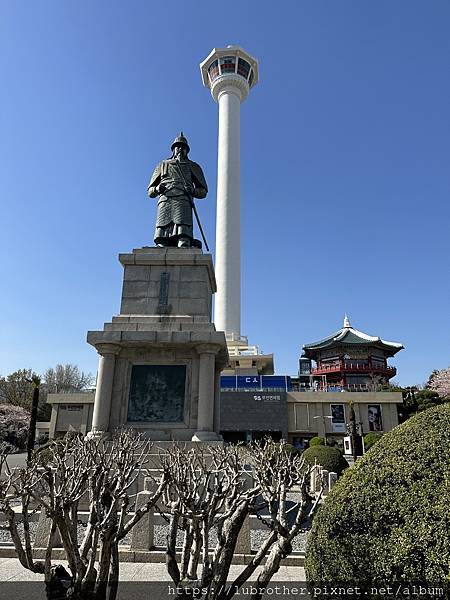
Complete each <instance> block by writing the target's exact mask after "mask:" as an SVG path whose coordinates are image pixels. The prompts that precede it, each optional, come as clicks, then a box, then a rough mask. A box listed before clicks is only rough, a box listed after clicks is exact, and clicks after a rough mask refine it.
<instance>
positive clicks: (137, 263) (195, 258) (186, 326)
mask: <svg viewBox="0 0 450 600" xmlns="http://www.w3.org/2000/svg"><path fill="white" fill-rule="evenodd" d="M119 260H120V262H121V263H122V265H123V266H124V280H123V288H122V300H121V309H120V314H119V315H118V316H116V317H113V318H112V321H111V322H110V323H105V325H104V328H103V331H89V332H88V338H87V339H88V342H89V343H90V344H92V345H93V346H94V347H95V348H96V349H97V351H98V353H99V369H98V376H97V389H96V394H95V404H94V415H93V420H92V432H91V434H90V435H98V436H104V435H109V434H110V433H111V432H112V431H114V430H115V429H117V428H120V427H123V426H128V427H132V428H134V429H137V430H140V431H142V432H143V433H144V434H145V436H146V437H149V438H151V439H154V440H158V441H159V440H167V441H169V440H183V441H188V440H194V441H214V440H219V439H220V436H219V435H218V431H219V426H220V425H219V420H218V410H219V392H220V385H219V377H220V372H221V370H222V369H223V367H224V366H225V365H226V364H227V360H228V354H227V348H226V342H225V335H224V333H223V332H218V331H216V330H215V326H214V324H213V323H212V294H213V293H214V292H215V291H216V282H215V276H214V269H213V264H212V258H211V255H209V254H203V253H202V251H201V250H199V249H197V248H141V249H138V250H133V252H132V253H131V254H121V255H119Z"/></svg>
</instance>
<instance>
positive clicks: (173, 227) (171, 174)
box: [148, 132, 208, 248]
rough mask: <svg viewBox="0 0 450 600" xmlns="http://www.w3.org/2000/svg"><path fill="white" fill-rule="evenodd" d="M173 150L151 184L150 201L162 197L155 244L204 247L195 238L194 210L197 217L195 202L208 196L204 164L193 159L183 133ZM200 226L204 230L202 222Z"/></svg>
mask: <svg viewBox="0 0 450 600" xmlns="http://www.w3.org/2000/svg"><path fill="white" fill-rule="evenodd" d="M171 150H172V156H171V158H168V159H166V160H163V161H161V162H160V163H159V165H158V166H157V167H156V169H155V170H154V172H153V175H152V177H151V179H150V183H149V185H148V195H149V196H150V198H156V196H159V199H158V216H157V218H156V231H155V244H156V245H157V246H178V248H189V247H191V246H194V247H197V248H201V247H202V243H201V242H200V240H196V239H194V233H193V223H192V210H194V212H195V214H196V216H197V213H196V211H195V205H194V201H193V199H194V198H204V197H205V196H206V194H207V193H208V186H207V184H206V181H205V176H204V175H203V171H202V169H201V167H200V165H198V164H197V163H195V162H193V161H192V160H189V158H188V153H189V150H190V148H189V144H188V141H187V139H186V138H185V137H184V135H183V132H181V134H180V135H179V136H178V137H177V138H175V140H174V142H173V144H172V146H171ZM197 218H198V217H197ZM199 227H200V231H202V230H201V226H200V223H199ZM202 235H203V231H202ZM205 245H206V247H207V244H206V240H205Z"/></svg>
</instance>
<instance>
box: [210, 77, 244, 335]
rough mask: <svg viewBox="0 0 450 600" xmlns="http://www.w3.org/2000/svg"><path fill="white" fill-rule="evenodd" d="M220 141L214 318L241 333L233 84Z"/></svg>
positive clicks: (225, 97) (222, 103)
mask: <svg viewBox="0 0 450 600" xmlns="http://www.w3.org/2000/svg"><path fill="white" fill-rule="evenodd" d="M218 103H219V141H218V173H217V221H216V280H217V294H216V298H215V313H214V315H215V316H214V321H215V324H216V327H217V329H218V330H219V331H225V332H226V333H227V336H230V337H232V338H235V339H239V337H240V334H241V216H240V215H241V207H240V204H241V198H240V110H241V106H240V105H241V99H240V97H239V96H238V95H237V94H236V92H235V91H233V88H230V89H224V90H223V91H222V92H221V93H220V95H219V98H218Z"/></svg>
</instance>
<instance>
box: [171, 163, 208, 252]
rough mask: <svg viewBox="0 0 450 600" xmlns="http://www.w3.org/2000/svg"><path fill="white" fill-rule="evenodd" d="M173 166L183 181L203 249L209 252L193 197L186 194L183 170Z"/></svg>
mask: <svg viewBox="0 0 450 600" xmlns="http://www.w3.org/2000/svg"><path fill="white" fill-rule="evenodd" d="M174 166H175V168H176V169H177V171H178V173H179V174H180V175H181V179H182V180H183V183H184V188H185V190H186V192H187V193H188V195H189V197H190V202H191V206H192V210H193V211H194V215H195V219H196V221H197V225H198V228H199V229H200V233H201V234H202V238H203V241H204V242H205V248H206V250H207V251H208V252H209V247H208V242H207V241H206V238H205V234H204V233H203V227H202V224H201V223H200V219H199V218H198V213H197V207H196V206H195V203H194V197H193V196H192V197H191V194H190V193H189V192H188V185H187V181H186V178H185V176H184V173H183V169H182V168H181V167H179V166H178V165H177V164H176V163H175V165H174Z"/></svg>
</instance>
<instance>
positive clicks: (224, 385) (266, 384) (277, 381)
mask: <svg viewBox="0 0 450 600" xmlns="http://www.w3.org/2000/svg"><path fill="white" fill-rule="evenodd" d="M220 387H221V389H222V390H262V391H263V390H281V391H290V390H292V383H291V378H290V377H289V376H287V375H222V377H221V378H220Z"/></svg>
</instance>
